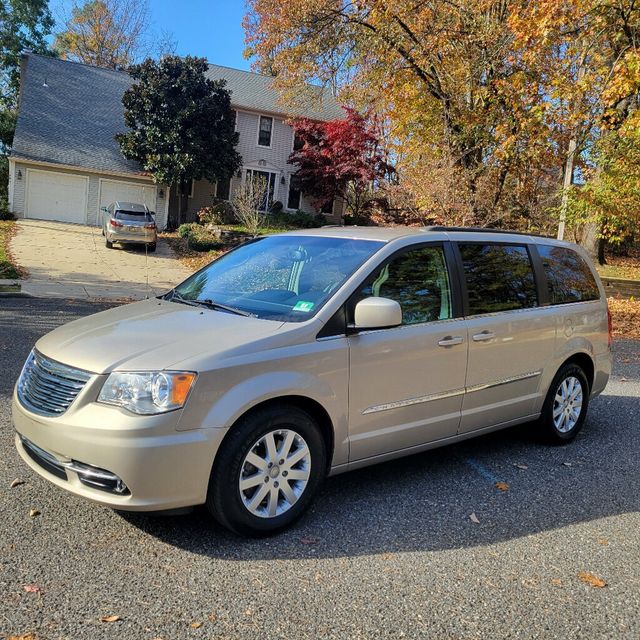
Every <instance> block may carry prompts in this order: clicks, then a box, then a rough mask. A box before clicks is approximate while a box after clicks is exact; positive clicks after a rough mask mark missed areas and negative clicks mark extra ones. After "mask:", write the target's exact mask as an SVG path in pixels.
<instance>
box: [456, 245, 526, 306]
mask: <svg viewBox="0 0 640 640" xmlns="http://www.w3.org/2000/svg"><path fill="white" fill-rule="evenodd" d="M459 248H460V254H461V256H462V263H463V266H464V275H465V279H466V283H467V293H468V297H469V315H476V314H480V313H496V312H499V311H510V310H512V309H527V308H529V307H537V306H538V296H537V293H536V283H535V278H534V276H533V266H532V264H531V259H530V257H529V251H528V250H527V247H525V246H519V245H500V244H475V243H474V244H460V245H459Z"/></svg>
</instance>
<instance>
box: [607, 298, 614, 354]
mask: <svg viewBox="0 0 640 640" xmlns="http://www.w3.org/2000/svg"><path fill="white" fill-rule="evenodd" d="M607 325H608V327H609V349H611V345H612V343H613V321H612V319H611V310H610V309H609V307H608V306H607Z"/></svg>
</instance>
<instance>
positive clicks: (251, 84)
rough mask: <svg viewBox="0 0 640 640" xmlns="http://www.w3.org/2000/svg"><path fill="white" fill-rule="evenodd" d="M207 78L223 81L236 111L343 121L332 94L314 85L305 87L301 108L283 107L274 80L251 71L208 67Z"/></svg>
mask: <svg viewBox="0 0 640 640" xmlns="http://www.w3.org/2000/svg"><path fill="white" fill-rule="evenodd" d="M207 76H208V77H209V78H211V79H212V80H219V79H221V78H222V79H224V80H226V82H227V89H229V91H231V103H232V104H233V106H234V107H238V108H239V109H242V108H245V109H249V110H252V111H263V112H265V111H266V112H267V113H277V114H283V115H289V116H306V117H307V118H313V119H314V120H336V119H338V118H344V111H343V110H342V109H341V108H340V106H339V105H338V103H337V102H336V101H335V98H334V97H333V96H332V95H331V92H330V91H328V90H326V89H324V90H323V89H322V88H320V87H316V86H313V85H305V87H304V89H305V90H306V91H305V97H307V98H308V99H307V101H306V103H305V104H304V106H294V105H288V106H284V104H283V102H282V101H281V99H280V95H279V93H278V91H277V89H275V88H274V87H273V86H272V83H273V78H271V77H269V76H262V75H260V74H258V73H251V72H250V71H240V70H239V69H232V68H231V67H221V66H219V65H217V64H210V65H209V71H208V72H207Z"/></svg>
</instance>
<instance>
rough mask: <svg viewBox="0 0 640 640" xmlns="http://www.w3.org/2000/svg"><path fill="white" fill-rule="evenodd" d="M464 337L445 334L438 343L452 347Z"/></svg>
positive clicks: (461, 341)
mask: <svg viewBox="0 0 640 640" xmlns="http://www.w3.org/2000/svg"><path fill="white" fill-rule="evenodd" d="M463 342H464V339H463V338H462V336H446V337H445V338H442V340H438V344H439V345H440V346H441V347H453V346H454V345H456V344H462V343H463Z"/></svg>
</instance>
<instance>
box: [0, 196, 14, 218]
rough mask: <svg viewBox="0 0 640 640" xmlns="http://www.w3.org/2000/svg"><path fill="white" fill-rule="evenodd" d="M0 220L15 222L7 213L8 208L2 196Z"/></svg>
mask: <svg viewBox="0 0 640 640" xmlns="http://www.w3.org/2000/svg"><path fill="white" fill-rule="evenodd" d="M0 220H15V216H14V215H13V213H11V212H10V211H9V206H8V203H7V200H6V198H5V197H4V196H0Z"/></svg>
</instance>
